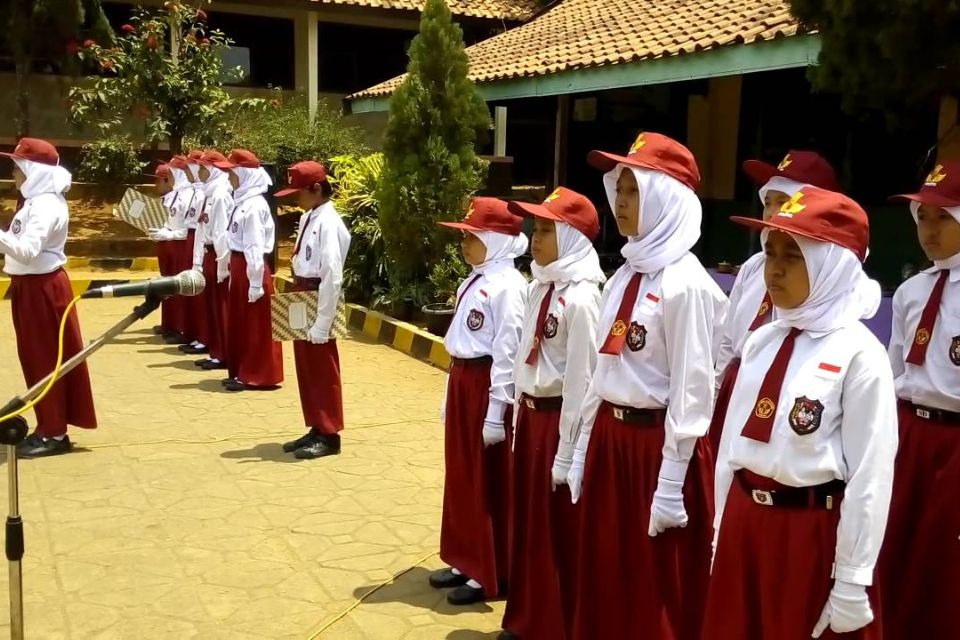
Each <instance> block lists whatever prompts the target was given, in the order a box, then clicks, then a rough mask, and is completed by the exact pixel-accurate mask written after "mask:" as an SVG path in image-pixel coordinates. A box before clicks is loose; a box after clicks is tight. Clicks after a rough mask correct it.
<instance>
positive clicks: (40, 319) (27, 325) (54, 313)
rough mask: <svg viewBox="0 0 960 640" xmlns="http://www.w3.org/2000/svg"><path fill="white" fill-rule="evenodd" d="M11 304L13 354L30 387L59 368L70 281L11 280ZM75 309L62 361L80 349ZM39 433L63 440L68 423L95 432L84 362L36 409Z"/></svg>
mask: <svg viewBox="0 0 960 640" xmlns="http://www.w3.org/2000/svg"><path fill="white" fill-rule="evenodd" d="M10 280H11V282H10V302H11V307H12V310H13V328H14V330H15V332H16V334H17V353H18V354H19V355H20V366H21V368H22V369H23V378H24V380H25V381H26V383H27V386H28V387H32V386H33V385H34V384H36V383H37V382H39V381H40V380H42V379H43V378H44V377H46V376H47V375H48V374H49V373H50V372H52V371H53V367H54V365H56V363H57V341H58V336H59V332H60V320H61V319H62V318H63V312H64V311H66V308H67V305H68V304H70V301H71V300H72V299H73V291H72V290H71V288H70V278H69V277H68V276H67V272H66V271H64V270H63V269H58V270H56V271H54V272H53V273H48V274H44V275H30V276H12V277H11V279H10ZM83 346H84V345H83V337H82V336H81V335H80V321H79V319H78V317H77V310H76V309H73V310H72V311H71V312H70V316H69V319H68V320H67V326H66V328H65V329H64V334H63V361H64V362H66V361H67V360H69V359H70V358H71V357H73V356H74V355H76V354H77V353H78V352H79V351H81V350H82V349H83ZM34 411H35V412H36V414H37V432H38V433H39V434H40V435H42V436H46V437H48V438H49V437H53V436H61V435H63V434H65V433H66V432H67V425H68V424H72V425H74V426H77V427H83V428H84V429H95V428H96V427H97V414H96V411H95V410H94V408H93V392H92V391H91V390H90V374H89V372H88V371H87V365H86V363H83V364H81V365H79V366H78V367H77V368H75V369H74V370H73V371H71V372H70V373H68V374H67V375H66V376H64V377H63V378H61V379H60V380H59V381H58V382H57V383H56V384H54V385H53V388H52V389H51V390H50V393H48V394H47V396H46V397H45V398H44V399H43V400H41V401H40V403H39V404H37V405H36V407H34Z"/></svg>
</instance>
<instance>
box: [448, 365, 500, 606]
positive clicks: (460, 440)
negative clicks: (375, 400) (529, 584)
mask: <svg viewBox="0 0 960 640" xmlns="http://www.w3.org/2000/svg"><path fill="white" fill-rule="evenodd" d="M491 364H492V361H491V360H490V359H489V358H484V359H480V360H475V361H469V362H461V361H454V363H453V365H452V366H451V368H450V380H449V382H448V387H447V409H446V414H447V418H446V425H445V438H444V463H445V467H446V476H445V479H444V484H443V516H442V519H441V524H440V557H441V558H442V559H443V561H444V562H446V563H447V564H448V565H450V566H451V567H454V568H456V569H458V570H459V571H461V572H462V573H463V574H464V575H466V576H468V577H470V578H473V579H474V580H476V581H477V582H479V583H480V584H481V585H482V586H483V590H484V593H485V594H486V596H487V597H494V596H496V595H497V594H498V593H499V592H500V589H501V588H502V587H503V586H504V585H505V583H506V581H507V571H508V567H507V564H508V563H507V557H508V547H507V539H508V530H509V528H508V516H509V514H508V512H509V499H508V491H509V487H510V478H509V474H508V471H509V466H508V465H509V454H510V444H509V440H508V441H507V442H501V443H500V444H496V445H492V446H490V447H484V446H483V420H484V418H485V417H486V415H487V405H488V403H489V399H490V396H489V391H488V389H490V367H491ZM511 415H512V412H511V411H510V410H507V413H506V415H505V416H504V424H505V425H509V424H510V422H511ZM508 432H509V430H508Z"/></svg>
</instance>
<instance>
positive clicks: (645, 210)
mask: <svg viewBox="0 0 960 640" xmlns="http://www.w3.org/2000/svg"><path fill="white" fill-rule="evenodd" d="M625 170H626V171H632V172H633V175H634V176H635V177H636V179H637V186H638V187H639V188H640V229H639V230H638V234H637V235H636V236H629V237H628V238H627V244H626V246H624V247H623V249H621V250H620V253H622V254H623V257H624V258H626V259H627V262H628V263H630V268H632V269H633V270H634V271H636V272H638V273H656V272H657V271H660V270H661V269H663V268H664V267H666V266H667V265H670V264H673V263H674V262H676V261H677V260H679V259H680V258H682V257H683V256H684V255H686V254H687V253H688V252H689V251H690V249H692V248H693V245H695V244H696V243H697V240H699V239H700V222H701V220H702V218H703V211H702V209H701V208H700V200H699V199H698V198H697V194H695V193H694V192H693V191H692V190H691V189H690V187H688V186H686V185H685V184H683V183H681V182H680V181H679V180H677V179H676V178H673V177H671V176H668V175H667V174H665V173H661V172H659V171H652V170H649V169H637V168H636V167H631V166H629V165H626V164H622V163H621V164H618V165H617V166H616V167H614V168H613V170H612V171H608V172H607V173H606V174H605V175H604V176H603V185H604V187H605V188H606V191H607V201H608V202H609V203H610V209H611V210H612V211H614V212H616V210H617V179H618V178H619V177H620V172H621V171H625Z"/></svg>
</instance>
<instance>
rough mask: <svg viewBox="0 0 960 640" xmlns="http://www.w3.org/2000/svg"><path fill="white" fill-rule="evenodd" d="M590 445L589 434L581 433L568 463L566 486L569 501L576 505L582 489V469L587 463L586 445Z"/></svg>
mask: <svg viewBox="0 0 960 640" xmlns="http://www.w3.org/2000/svg"><path fill="white" fill-rule="evenodd" d="M589 443H590V434H588V433H581V434H580V437H579V438H577V447H576V448H575V449H574V450H573V456H572V460H571V461H570V471H569V472H567V485H568V486H569V487H570V501H571V502H572V503H573V504H577V502H578V501H579V500H580V492H581V490H582V489H583V467H584V465H585V464H586V462H587V445H588V444H589Z"/></svg>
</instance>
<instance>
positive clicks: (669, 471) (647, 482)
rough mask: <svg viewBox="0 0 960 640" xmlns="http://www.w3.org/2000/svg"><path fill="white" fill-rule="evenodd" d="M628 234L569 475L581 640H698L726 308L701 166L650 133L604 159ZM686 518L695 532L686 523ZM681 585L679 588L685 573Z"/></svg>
mask: <svg viewBox="0 0 960 640" xmlns="http://www.w3.org/2000/svg"><path fill="white" fill-rule="evenodd" d="M588 161H589V163H590V164H591V165H592V166H594V167H596V168H598V169H601V170H603V171H606V175H605V176H604V179H603V181H604V185H605V186H606V190H607V198H608V201H609V203H610V207H611V209H612V210H613V213H614V215H615V216H616V221H617V227H618V228H619V230H620V233H621V234H622V235H624V236H626V237H627V244H626V246H624V247H623V249H622V253H623V256H624V257H625V258H626V264H624V265H623V266H622V267H621V268H620V269H619V270H618V271H617V273H616V274H615V275H614V276H613V277H612V278H611V279H610V281H609V282H608V283H607V285H606V287H605V288H604V292H603V299H602V301H601V309H600V321H599V325H598V327H599V329H598V342H599V343H600V344H601V346H600V349H599V355H598V358H597V366H596V369H595V370H594V374H593V380H592V383H591V386H590V389H589V390H588V391H587V394H586V398H585V399H584V403H583V407H582V409H581V420H582V424H581V427H580V435H579V438H578V440H577V445H576V448H575V451H574V455H573V462H572V464H571V467H570V472H569V474H568V480H567V481H568V484H569V485H570V493H571V496H572V499H573V501H574V502H577V501H578V500H580V499H581V492H582V494H583V497H582V504H581V505H580V518H581V529H580V543H579V544H580V550H579V561H578V566H577V582H578V589H577V603H576V609H575V612H574V621H573V629H572V634H571V635H572V638H575V639H582V640H586V639H588V638H591V639H592V638H638V637H650V638H664V639H666V638H691V639H692V638H698V637H699V621H700V613H701V612H702V605H703V600H704V599H705V597H706V586H707V579H708V576H709V562H710V534H711V529H710V523H711V521H712V513H713V511H712V497H713V496H712V482H711V481H712V475H711V473H712V468H713V459H712V457H711V455H710V450H709V446H707V445H706V443H705V441H703V440H702V436H704V435H705V434H706V433H707V428H708V427H709V424H710V414H711V411H712V410H713V389H714V380H713V376H714V369H713V363H714V358H715V355H716V346H717V343H716V341H715V339H714V332H715V331H716V330H717V329H716V328H717V327H719V326H720V325H722V323H723V318H724V313H725V311H726V305H727V300H726V297H725V296H724V295H723V292H722V291H720V288H719V287H718V286H717V285H716V284H715V283H714V281H713V279H712V278H711V277H710V276H709V275H708V274H707V272H706V270H704V268H703V266H702V265H701V264H700V262H699V261H698V260H697V258H696V257H694V255H693V254H692V253H690V250H691V248H692V247H693V245H694V244H695V243H696V242H697V240H698V239H699V237H700V221H701V210H700V201H699V200H698V199H697V196H696V194H695V193H694V190H695V189H696V188H697V186H698V184H699V181H700V174H699V171H698V169H697V164H696V161H695V160H694V158H693V155H692V154H691V153H690V151H689V150H688V149H687V148H686V147H684V146H683V145H681V144H680V143H678V142H676V141H674V140H672V139H670V138H668V137H666V136H663V135H660V134H656V133H642V134H640V136H639V137H638V138H637V140H636V141H635V142H634V144H633V146H632V147H631V149H630V152H629V154H628V155H627V156H620V155H614V154H610V153H605V152H600V151H594V152H591V154H590V156H589V157H588ZM688 524H689V526H688ZM681 576H682V578H683V584H680V578H681Z"/></svg>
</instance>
